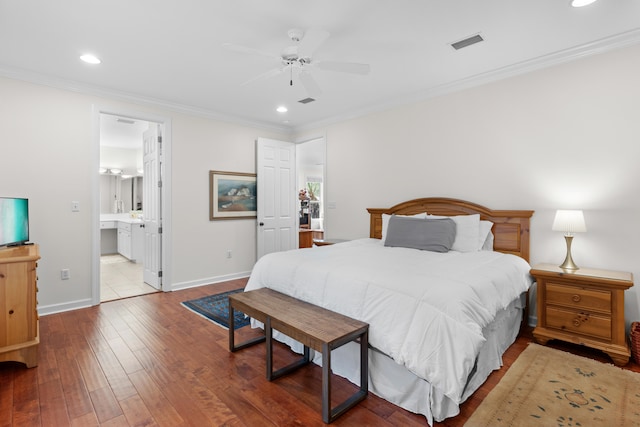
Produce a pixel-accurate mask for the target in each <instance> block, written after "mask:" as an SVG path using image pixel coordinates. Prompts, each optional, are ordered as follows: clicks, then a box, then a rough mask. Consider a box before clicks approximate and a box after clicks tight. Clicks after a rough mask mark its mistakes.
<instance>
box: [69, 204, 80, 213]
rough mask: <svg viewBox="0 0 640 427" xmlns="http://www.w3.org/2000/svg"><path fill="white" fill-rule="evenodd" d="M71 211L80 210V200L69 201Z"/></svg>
mask: <svg viewBox="0 0 640 427" xmlns="http://www.w3.org/2000/svg"><path fill="white" fill-rule="evenodd" d="M71 212H80V202H71Z"/></svg>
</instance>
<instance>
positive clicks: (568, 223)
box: [552, 210, 587, 270]
mask: <svg viewBox="0 0 640 427" xmlns="http://www.w3.org/2000/svg"><path fill="white" fill-rule="evenodd" d="M552 230H553V231H564V239H565V241H566V242H567V256H566V258H565V259H564V262H563V263H562V264H560V268H562V269H564V270H578V268H579V267H578V266H577V265H576V264H575V263H574V262H573V258H571V242H572V241H573V233H579V232H585V231H587V226H586V225H585V223H584V215H583V214H582V211H579V210H558V211H557V212H556V217H555V219H554V220H553V227H552Z"/></svg>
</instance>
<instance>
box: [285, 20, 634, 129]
mask: <svg viewBox="0 0 640 427" xmlns="http://www.w3.org/2000/svg"><path fill="white" fill-rule="evenodd" d="M638 43H640V29H634V30H631V31H627V32H625V33H620V34H617V35H615V36H611V37H607V38H603V39H600V40H596V41H594V42H591V43H587V44H583V45H580V46H575V47H572V48H569V49H564V50H560V51H556V52H554V53H551V54H548V55H544V56H539V57H537V58H533V59H530V60H526V61H522V62H519V63H516V64H512V65H508V66H506V67H502V68H499V69H496V70H492V71H488V72H485V73H480V74H476V75H474V76H470V77H467V78H464V79H460V80H456V81H454V82H450V83H446V84H443V85H439V86H435V87H432V88H429V89H425V90H423V91H419V92H417V93H412V94H411V95H406V96H400V97H396V98H394V99H392V100H389V101H386V102H383V103H380V104H374V105H372V106H370V107H367V108H363V109H360V110H356V111H352V112H350V113H348V114H343V115H339V116H333V117H330V118H327V119H324V120H320V121H316V122H312V123H307V124H304V125H301V126H296V127H295V128H294V129H293V132H294V133H300V132H304V131H308V130H313V129H317V128H320V127H325V126H328V125H332V124H336V123H340V122H344V121H347V120H352V119H356V118H360V117H363V116H367V115H369V114H374V113H380V112H382V111H388V110H391V109H394V108H399V107H402V106H406V105H410V104H414V103H417V102H422V101H426V100H428V99H432V98H436V97H438V96H442V95H446V94H449V93H454V92H459V91H461V90H465V89H470V88H473V87H477V86H482V85H484V84H488V83H492V82H496V81H499V80H504V79H507V78H510V77H515V76H519V75H522V74H526V73H530V72H533V71H536V70H541V69H544V68H549V67H553V66H555V65H560V64H564V63H568V62H572V61H576V60H579V59H582V58H586V57H589V56H594V55H599V54H602V53H606V52H610V51H613V50H617V49H622V48H625V47H628V46H632V45H635V44H638Z"/></svg>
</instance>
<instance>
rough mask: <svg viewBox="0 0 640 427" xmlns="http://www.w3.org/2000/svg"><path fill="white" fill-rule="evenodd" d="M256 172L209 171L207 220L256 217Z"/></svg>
mask: <svg viewBox="0 0 640 427" xmlns="http://www.w3.org/2000/svg"><path fill="white" fill-rule="evenodd" d="M256 190H257V185H256V174H255V173H239V172H221V171H209V220H211V221H213V220H217V219H239V218H256V217H257V214H258V204H257V199H256V194H257V192H256Z"/></svg>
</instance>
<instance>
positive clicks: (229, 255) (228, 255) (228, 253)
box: [227, 249, 233, 258]
mask: <svg viewBox="0 0 640 427" xmlns="http://www.w3.org/2000/svg"><path fill="white" fill-rule="evenodd" d="M232 255H233V253H232V252H231V249H229V250H228V251H227V258H231V256H232Z"/></svg>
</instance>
